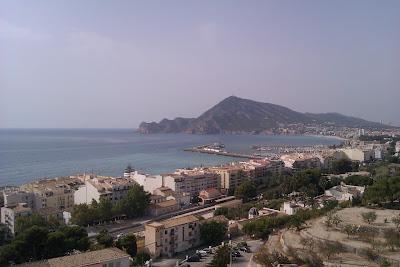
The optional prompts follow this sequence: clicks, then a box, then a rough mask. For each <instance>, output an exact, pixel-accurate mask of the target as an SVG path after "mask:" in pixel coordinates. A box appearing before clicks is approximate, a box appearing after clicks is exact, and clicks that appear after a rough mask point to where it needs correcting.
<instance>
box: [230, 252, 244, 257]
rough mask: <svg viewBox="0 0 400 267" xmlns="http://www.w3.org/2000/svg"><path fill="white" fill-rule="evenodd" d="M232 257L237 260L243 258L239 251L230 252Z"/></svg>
mask: <svg viewBox="0 0 400 267" xmlns="http://www.w3.org/2000/svg"><path fill="white" fill-rule="evenodd" d="M232 255H233V256H235V257H238V258H239V257H243V256H242V254H240V252H239V251H234V252H232Z"/></svg>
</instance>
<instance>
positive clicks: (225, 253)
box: [208, 245, 231, 267]
mask: <svg viewBox="0 0 400 267" xmlns="http://www.w3.org/2000/svg"><path fill="white" fill-rule="evenodd" d="M230 253H231V249H230V247H229V246H228V245H224V246H222V247H219V248H218V249H217V251H216V252H215V255H214V257H213V259H212V261H211V262H210V264H208V266H209V267H226V266H227V265H228V264H229V262H230Z"/></svg>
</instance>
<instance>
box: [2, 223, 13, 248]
mask: <svg viewBox="0 0 400 267" xmlns="http://www.w3.org/2000/svg"><path fill="white" fill-rule="evenodd" d="M11 239H12V234H11V231H10V228H8V227H7V225H5V224H0V246H3V245H5V244H7V243H9V242H10V241H11Z"/></svg>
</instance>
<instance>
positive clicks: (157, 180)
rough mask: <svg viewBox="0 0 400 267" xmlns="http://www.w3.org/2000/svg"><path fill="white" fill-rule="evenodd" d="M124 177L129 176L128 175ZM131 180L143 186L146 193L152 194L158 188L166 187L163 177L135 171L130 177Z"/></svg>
mask: <svg viewBox="0 0 400 267" xmlns="http://www.w3.org/2000/svg"><path fill="white" fill-rule="evenodd" d="M124 176H127V175H126V173H125V174H124ZM129 178H130V179H132V180H133V181H135V182H136V183H138V184H139V185H141V186H143V189H144V191H147V192H150V193H152V192H153V191H154V190H156V189H157V188H160V187H163V186H164V180H163V177H162V176H161V175H148V174H141V173H139V172H137V171H134V172H132V173H131V174H130V176H129Z"/></svg>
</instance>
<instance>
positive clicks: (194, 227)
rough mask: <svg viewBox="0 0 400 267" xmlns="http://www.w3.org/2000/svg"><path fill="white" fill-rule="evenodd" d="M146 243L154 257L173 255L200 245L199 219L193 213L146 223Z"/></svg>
mask: <svg viewBox="0 0 400 267" xmlns="http://www.w3.org/2000/svg"><path fill="white" fill-rule="evenodd" d="M145 237H146V238H145V244H146V247H147V248H148V250H149V252H150V254H151V255H153V256H154V257H160V256H168V257H171V256H173V255H175V254H176V253H179V252H182V251H185V250H188V249H190V248H192V247H196V246H198V245H200V225H199V219H198V218H197V217H195V216H193V215H186V216H178V217H173V218H171V219H168V220H164V221H160V222H151V223H148V224H146V225H145Z"/></svg>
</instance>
